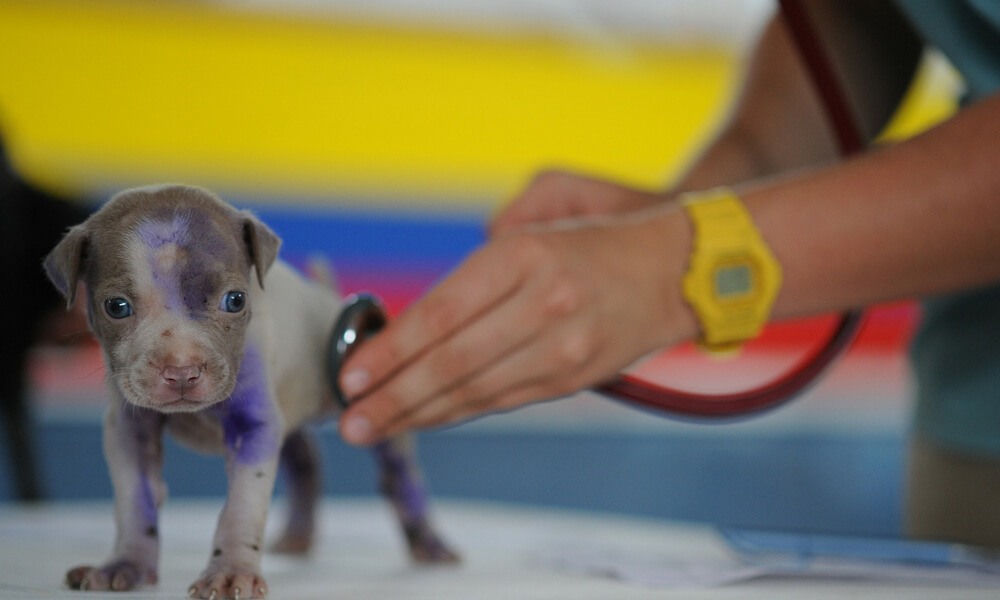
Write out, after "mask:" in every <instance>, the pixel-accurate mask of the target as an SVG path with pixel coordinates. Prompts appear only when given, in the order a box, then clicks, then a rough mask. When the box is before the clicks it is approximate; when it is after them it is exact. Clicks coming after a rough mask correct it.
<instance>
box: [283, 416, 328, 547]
mask: <svg viewBox="0 0 1000 600" xmlns="http://www.w3.org/2000/svg"><path fill="white" fill-rule="evenodd" d="M279 465H280V470H281V471H282V472H283V473H284V475H285V481H286V489H287V492H286V494H287V499H288V508H287V510H288V520H287V522H286V523H285V531H284V533H282V535H281V537H280V538H278V540H277V541H276V542H275V543H274V544H273V545H272V546H271V551H272V552H278V553H280V554H306V553H307V552H309V549H310V548H312V543H313V536H314V533H315V530H316V505H317V503H318V501H319V496H320V492H321V487H322V482H321V480H320V469H319V453H318V452H317V450H316V440H315V437H314V436H313V435H312V434H310V433H309V432H308V431H306V430H305V428H303V429H299V430H298V431H295V432H293V433H292V434H291V435H289V436H288V437H287V438H286V439H285V443H284V444H283V445H282V446H281V458H280V463H279Z"/></svg>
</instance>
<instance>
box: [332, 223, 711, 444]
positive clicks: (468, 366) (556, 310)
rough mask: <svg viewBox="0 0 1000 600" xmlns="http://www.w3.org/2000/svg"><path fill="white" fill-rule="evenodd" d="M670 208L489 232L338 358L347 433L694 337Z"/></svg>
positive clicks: (555, 392)
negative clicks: (423, 292) (448, 271)
mask: <svg viewBox="0 0 1000 600" xmlns="http://www.w3.org/2000/svg"><path fill="white" fill-rule="evenodd" d="M690 235H691V234H690V231H689V226H688V224H687V221H686V219H685V218H684V217H683V214H682V213H680V212H679V211H677V210H676V209H674V208H672V207H668V208H666V209H664V210H656V211H647V212H646V213H636V214H631V215H628V216H617V217H605V218H602V219H591V220H588V221H573V222H562V223H560V224H559V225H550V226H536V227H528V228H522V229H519V230H517V231H512V232H510V234H509V235H504V236H501V237H499V238H497V239H494V240H492V241H490V242H488V243H487V244H486V245H485V246H483V247H482V248H481V249H479V250H478V251H477V252H475V253H474V254H473V255H472V256H470V257H469V259H468V260H467V261H466V262H465V263H464V264H462V265H461V266H460V267H459V268H458V269H457V270H456V271H455V272H454V273H453V274H452V275H451V276H449V277H448V278H446V279H445V280H444V281H443V282H442V283H441V284H440V285H438V286H437V287H436V288H435V289H433V290H432V291H431V292H429V293H428V294H427V296H426V297H424V298H423V299H421V300H420V301H418V302H416V303H415V304H414V305H413V306H411V307H410V308H409V309H408V310H407V311H405V312H404V313H403V314H402V315H401V316H400V317H399V318H398V319H396V320H395V321H393V322H392V323H390V324H389V325H388V326H386V328H385V329H383V330H382V331H381V332H380V333H379V334H377V335H376V336H375V337H373V338H372V339H370V340H369V341H367V342H366V343H365V344H363V345H361V346H359V347H358V348H357V350H356V351H355V352H354V353H353V354H352V356H351V357H350V358H349V359H348V360H347V362H346V364H345V365H344V370H343V375H342V376H341V382H340V383H341V388H342V389H343V390H344V391H345V393H346V394H347V395H348V397H350V398H351V399H352V404H351V406H350V407H349V409H348V410H347V412H346V413H345V414H344V415H343V417H342V418H341V424H340V430H341V434H342V435H343V437H344V438H345V440H346V441H348V442H350V443H354V444H369V443H373V442H376V441H378V440H380V439H383V438H386V437H389V436H392V435H394V434H396V433H399V432H402V431H405V430H409V429H414V428H423V427H430V426H435V425H443V424H448V423H453V422H456V421H461V420H464V419H468V418H471V417H473V416H475V415H478V414H481V413H485V412H493V411H499V410H507V409H511V408H514V407H516V406H519V405H522V404H526V403H529V402H535V401H539V400H543V399H549V398H554V397H558V396H562V395H566V394H569V393H571V392H574V391H577V390H579V389H582V388H585V387H588V386H592V385H595V384H598V383H600V382H603V381H606V380H608V379H609V378H611V377H612V376H614V375H615V374H616V373H618V372H619V371H620V370H621V369H623V368H625V367H626V366H628V365H629V364H631V363H632V362H634V361H635V360H636V359H638V358H640V357H642V356H643V355H645V354H647V353H649V352H651V351H652V350H655V349H657V348H660V347H663V346H667V345H671V344H673V343H676V342H678V341H681V340H683V339H686V338H689V337H692V336H693V335H694V333H695V331H696V327H695V324H694V319H693V317H692V316H691V315H690V314H689V312H688V309H687V307H686V306H685V305H684V303H683V301H682V300H681V294H680V285H679V282H680V278H681V275H682V272H683V270H684V266H685V264H686V257H687V256H688V253H689V247H690Z"/></svg>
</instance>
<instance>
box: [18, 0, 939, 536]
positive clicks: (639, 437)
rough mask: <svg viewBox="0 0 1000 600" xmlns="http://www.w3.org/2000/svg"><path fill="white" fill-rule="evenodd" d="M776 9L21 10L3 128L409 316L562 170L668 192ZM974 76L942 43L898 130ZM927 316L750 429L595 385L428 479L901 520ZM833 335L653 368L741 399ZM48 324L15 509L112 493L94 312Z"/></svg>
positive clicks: (355, 476) (37, 350)
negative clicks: (512, 209) (261, 226)
mask: <svg viewBox="0 0 1000 600" xmlns="http://www.w3.org/2000/svg"><path fill="white" fill-rule="evenodd" d="M773 10H774V6H773V5H772V3H771V2H769V1H767V0H739V1H737V0H697V1H694V0H691V1H682V0H669V1H668V0H577V1H573V0H535V1H531V0H516V1H515V0H507V1H504V0H474V1H463V0H367V1H366V0H295V1H288V0H285V1H279V0H218V1H197V0H189V1H184V2H163V1H152V0H139V1H136V0H131V1H125V0H90V1H79V0H65V1H63V0H0V132H2V135H3V141H4V144H5V146H6V151H7V158H8V160H9V163H10V165H11V167H12V169H13V170H14V171H16V172H17V174H18V175H19V176H20V177H21V178H22V179H23V180H24V181H25V182H29V183H30V185H31V186H34V187H36V188H38V189H42V190H45V191H46V193H48V194H50V195H52V196H56V197H61V198H66V199H68V200H69V201H70V203H71V205H72V206H75V207H82V208H84V209H87V210H90V209H92V208H93V207H96V206H97V205H98V204H99V203H100V202H101V201H102V200H104V199H106V198H107V197H108V195H109V194H111V193H114V192H115V191H118V190H120V189H123V188H125V187H128V186H132V185H141V184H148V183H156V182H182V183H190V184H196V185H200V186H204V187H207V188H210V189H212V190H214V191H215V192H217V193H219V194H220V195H221V196H222V197H223V198H225V199H227V200H229V201H230V202H232V203H234V204H237V205H239V206H241V207H248V208H251V209H253V210H254V211H256V212H257V213H258V214H259V215H260V216H261V217H262V218H263V219H264V220H265V221H266V222H268V223H269V224H270V225H271V226H272V227H273V228H274V229H275V230H276V231H277V232H278V233H279V235H281V236H282V238H283V239H284V246H283V256H284V257H285V258H286V259H287V260H289V261H290V262H292V263H293V264H294V265H296V266H299V267H304V266H305V265H306V264H307V262H308V261H309V260H310V259H311V258H312V257H315V256H321V257H324V258H328V259H329V260H331V261H332V262H333V264H334V265H335V268H336V270H337V274H338V277H339V279H340V282H341V285H342V287H343V288H344V289H345V290H346V291H356V290H368V291H372V292H375V293H377V294H379V295H381V296H382V297H383V298H384V299H385V300H386V301H387V303H388V305H389V307H390V309H391V310H392V311H394V312H398V311H399V310H401V309H402V308H404V307H405V306H406V305H407V304H408V303H410V302H411V301H412V300H413V299H414V298H416V297H418V296H419V295H420V294H422V293H423V292H424V291H426V290H427V289H428V288H429V287H430V286H431V285H433V283H434V282H435V281H436V280H438V279H439V278H441V277H442V276H443V275H444V274H446V273H447V272H448V271H449V270H450V269H451V268H453V267H454V266H456V265H457V264H458V263H459V262H460V261H461V260H462V258H463V257H464V256H465V255H467V254H468V253H469V252H470V251H471V250H473V249H474V248H475V247H476V246H478V245H479V244H481V243H482V242H483V241H484V239H485V237H484V225H485V223H486V222H487V221H488V218H489V216H490V214H491V213H492V212H493V211H494V210H496V209H497V208H498V207H499V206H501V205H502V204H503V203H504V202H505V201H506V200H507V199H509V198H511V197H512V196H513V195H514V194H515V193H516V192H517V191H518V190H519V189H520V188H521V187H522V186H523V185H525V184H526V183H527V181H528V180H530V178H531V176H532V175H533V174H534V173H535V172H537V171H539V170H541V169H543V168H546V167H565V168H570V169H575V170H582V171H585V172H588V173H591V174H596V175H601V176H607V177H612V178H615V179H618V180H620V181H623V182H626V183H629V184H633V185H638V186H646V187H651V188H655V187H661V186H664V185H665V184H666V183H667V182H669V181H670V178H671V177H672V176H673V175H674V174H676V173H678V172H679V170H680V169H682V168H683V166H684V164H685V161H686V160H689V158H690V157H691V156H692V153H693V152H695V151H697V149H698V148H699V145H700V144H701V143H702V142H704V140H706V139H707V137H708V136H710V135H711V133H712V132H713V129H714V128H715V127H716V126H717V124H718V123H719V120H720V119H721V118H723V117H724V116H725V113H726V108H727V106H728V102H729V99H730V97H731V94H732V93H733V92H734V90H735V89H736V88H737V86H738V84H739V81H738V78H737V73H738V69H739V66H740V64H741V62H742V61H743V60H745V59H746V50H747V46H748V44H750V43H752V41H753V39H754V36H755V35H756V33H757V31H758V28H759V27H760V26H761V25H762V24H763V22H764V21H765V20H766V19H767V18H768V17H769V16H770V15H771V14H772V11H773ZM958 86H959V82H958V81H957V80H956V77H955V75H954V74H953V72H952V71H951V69H950V68H949V67H948V65H947V64H945V63H944V62H943V60H942V59H941V58H940V57H937V56H928V58H927V60H926V61H925V65H924V68H923V69H922V71H921V75H920V78H919V80H918V82H917V84H916V86H915V88H914V90H913V92H912V94H911V98H910V101H909V102H908V103H907V105H906V106H905V107H904V109H903V111H902V112H901V114H900V115H898V118H897V119H896V121H895V122H894V124H893V126H892V127H891V128H890V131H888V132H887V133H886V138H899V137H904V136H907V135H911V134H912V133H914V132H915V131H919V130H920V129H922V128H924V127H927V126H928V125H930V124H932V123H933V122H935V121H937V120H939V119H941V118H943V117H944V116H946V115H947V114H948V113H949V112H950V111H951V110H952V109H953V108H954V97H955V93H956V90H957V88H958ZM3 201H4V202H7V199H6V198H4V199H3ZM36 274H37V272H35V273H33V275H36ZM3 287H4V290H5V293H6V294H17V293H18V291H19V290H20V289H21V287H19V282H18V281H5V282H4V286H3ZM29 300H31V298H29ZM918 318H919V314H918V312H917V309H916V308H915V307H914V306H913V305H912V304H909V303H900V304H893V305H889V306H882V307H878V308H877V309H876V310H874V311H873V312H872V313H871V315H870V318H869V320H868V322H867V324H866V326H865V329H864V331H863V333H862V335H861V337H860V339H859V340H858V342H857V343H856V344H855V347H854V349H853V350H852V351H851V353H850V354H849V355H848V356H847V357H846V358H845V359H844V360H842V361H841V362H840V363H838V364H837V365H836V367H835V368H834V369H833V371H832V372H831V373H830V374H829V375H828V376H827V377H826V378H825V379H823V381H822V382H820V383H819V384H818V385H816V386H815V387H814V388H812V389H811V391H809V392H808V393H807V394H806V395H805V396H803V397H802V398H801V399H799V400H797V401H796V402H795V403H793V404H791V405H788V406H786V407H784V408H782V409H780V410H778V411H775V412H771V413H768V414H766V415H763V416H760V417H758V418H755V419H753V420H748V421H744V422H731V423H723V424H704V423H695V422H685V421H677V420H667V419H663V418H660V417H658V416H655V415H651V414H649V413H645V412H642V411H638V410H635V409H633V408H630V407H626V406H623V405H620V404H618V403H615V402H612V401H609V400H606V399H604V398H601V397H598V396H596V395H594V394H589V393H584V394H580V395H578V396H577V397H574V398H573V399H571V400H567V401H560V402H552V403H546V404H542V405H537V406H534V407H530V408H528V409H525V410H521V411H517V412H514V413H510V414H505V415H498V416H492V417H487V418H484V419H480V420H477V421H474V422H472V423H468V424H465V425H461V426H458V427H454V428H451V429H448V430H444V431H437V432H430V433H427V434H424V435H422V436H421V442H420V444H421V448H422V450H421V454H422V457H423V462H424V465H425V470H426V474H427V478H428V480H429V483H430V486H431V488H432V490H433V492H434V493H435V494H436V495H438V496H444V497H452V498H474V499H485V500H495V501H509V502H521V503H535V504H545V505H553V506H563V507H568V508H582V509H592V510H610V511H617V512H625V513H632V514H641V515H649V516H657V517H665V518H673V519H682V520H693V521H703V522H711V523H719V524H726V525H741V526H753V527H766V528H777V529H810V530H821V531H827V532H842V533H866V534H878V535H897V534H898V532H899V519H900V508H901V484H902V481H903V473H904V464H903V455H904V443H905V441H904V440H905V433H906V429H907V426H908V425H907V423H908V417H909V410H910V395H911V389H910V386H911V381H910V375H909V372H908V370H907V367H906V360H905V358H906V357H905V347H906V343H907V341H908V338H909V336H910V333H911V331H912V329H913V325H914V323H915V322H916V320H917V319H918ZM830 323H831V320H830V319H816V320H810V321H806V322H795V323H783V324H779V325H777V326H774V327H772V328H771V329H770V330H769V331H768V333H767V334H766V335H765V337H764V338H763V339H761V340H759V341H757V342H755V343H754V344H753V345H752V347H751V348H749V349H748V350H747V351H746V352H744V353H743V355H742V356H740V357H739V358H737V359H734V360H732V361H728V362H725V363H722V362H719V361H717V360H711V359H708V358H705V357H702V356H701V355H700V354H699V353H698V352H697V351H695V350H693V349H692V348H690V347H683V348H679V349H676V350H673V351H671V352H670V353H669V354H667V355H664V356H658V357H655V358H653V359H651V360H649V361H648V362H646V363H644V364H643V365H641V366H639V367H638V368H637V369H638V370H639V371H641V372H642V373H643V374H644V375H646V376H648V377H652V378H656V379H658V380H661V381H664V382H668V383H671V384H674V385H678V386H682V387H685V388H688V389H696V390H703V391H722V390H731V389H738V388H741V387H744V386H747V385H751V384H753V383H755V382H756V383H759V382H761V381H763V380H765V379H769V378H771V377H773V376H775V375H776V374H778V373H780V372H781V371H782V370H783V369H785V368H787V367H788V366H790V365H791V364H793V363H794V362H795V361H796V360H798V359H799V358H800V357H801V356H802V355H803V354H804V353H805V352H807V351H808V349H809V348H810V347H812V346H814V345H815V344H816V343H817V341H818V340H819V339H821V338H822V337H823V335H824V334H825V333H826V332H827V331H828V330H829V327H830ZM5 333H6V332H5ZM40 338H41V339H39V337H38V336H36V338H34V343H33V345H32V349H31V351H30V353H29V354H28V355H27V364H26V368H25V373H26V374H27V379H26V389H25V393H24V398H26V403H24V404H23V407H26V409H27V413H26V415H27V416H26V417H23V418H22V417H18V416H17V414H19V413H17V412H16V411H5V412H6V414H7V417H6V424H7V425H8V429H7V430H6V431H7V440H6V441H7V442H8V444H7V447H8V449H9V453H8V456H9V460H3V461H0V500H3V501H15V500H17V499H18V498H19V497H23V496H25V490H24V485H25V483H24V478H25V471H28V472H30V474H33V475H34V482H33V483H31V486H33V493H28V494H27V496H33V497H34V496H41V497H42V498H48V499H58V500H66V499H96V498H110V495H111V487H110V482H109V480H108V477H107V474H106V468H105V466H104V460H103V456H102V454H101V443H100V420H101V415H102V412H103V407H104V404H105V399H104V388H103V380H104V370H103V367H102V364H101V357H100V352H99V349H98V348H97V346H96V345H95V344H94V343H93V342H92V341H90V340H89V339H88V338H87V336H85V335H80V334H79V333H77V330H73V329H72V327H70V328H69V329H67V328H66V326H64V327H63V328H62V329H58V328H57V329H55V330H52V329H51V328H50V329H47V330H45V333H44V334H43V335H41V336H40ZM5 362H8V363H12V361H11V359H10V357H5ZM3 401H4V402H5V404H17V400H16V399H14V398H11V397H5V398H3ZM21 414H22V415H23V413H21ZM25 431H27V433H28V436H27V438H25V439H22V438H21V437H19V435H20V434H23V433H24V432H25ZM319 432H320V434H321V436H322V440H323V445H324V451H325V458H326V471H327V474H326V489H327V491H328V493H329V494H331V495H368V494H373V493H374V487H375V485H374V471H373V464H372V461H371V460H370V458H369V457H368V455H367V453H366V452H364V451H362V450H357V449H352V448H348V447H346V446H344V445H343V444H342V443H341V442H340V441H339V440H338V439H337V436H336V433H335V431H334V428H333V427H332V426H331V425H326V426H324V427H321V428H320V429H319ZM165 477H166V480H167V482H168V485H169V487H170V490H171V495H172V496H173V497H175V498H176V497H190V496H220V497H221V496H222V495H223V494H224V491H225V482H224V473H223V469H222V464H221V461H219V460H218V459H215V458H205V457H201V456H199V455H196V454H193V453H190V452H188V451H186V450H183V449H181V448H179V447H177V446H175V445H173V444H168V448H167V458H166V465H165ZM30 478H31V477H30V476H29V479H30ZM19 481H20V484H19ZM31 486H29V487H31Z"/></svg>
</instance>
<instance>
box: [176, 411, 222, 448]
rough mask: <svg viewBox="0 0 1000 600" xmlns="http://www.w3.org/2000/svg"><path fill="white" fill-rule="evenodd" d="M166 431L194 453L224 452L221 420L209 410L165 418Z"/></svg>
mask: <svg viewBox="0 0 1000 600" xmlns="http://www.w3.org/2000/svg"><path fill="white" fill-rule="evenodd" d="M167 431H168V432H169V433H170V435H171V436H173V437H174V439H176V440H177V441H178V442H180V443H181V444H183V445H184V446H186V447H188V448H190V449H191V450H195V451H196V452H204V453H207V454H221V453H222V452H223V451H224V450H225V436H224V431H223V427H222V420H221V419H220V418H219V416H218V415H217V414H214V413H213V412H212V411H210V410H203V411H200V412H195V413H179V414H172V415H170V416H169V417H167Z"/></svg>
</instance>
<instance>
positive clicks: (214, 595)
mask: <svg viewBox="0 0 1000 600" xmlns="http://www.w3.org/2000/svg"><path fill="white" fill-rule="evenodd" d="M266 597H267V582H266V581H264V578H263V577H261V575H260V573H256V572H254V571H249V570H241V569H223V570H220V571H215V572H211V573H206V574H205V575H203V576H202V577H201V579H199V580H198V581H196V582H194V583H193V584H191V589H189V590H188V598H204V599H207V600H222V599H223V598H231V599H232V600H243V599H245V598H266Z"/></svg>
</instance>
